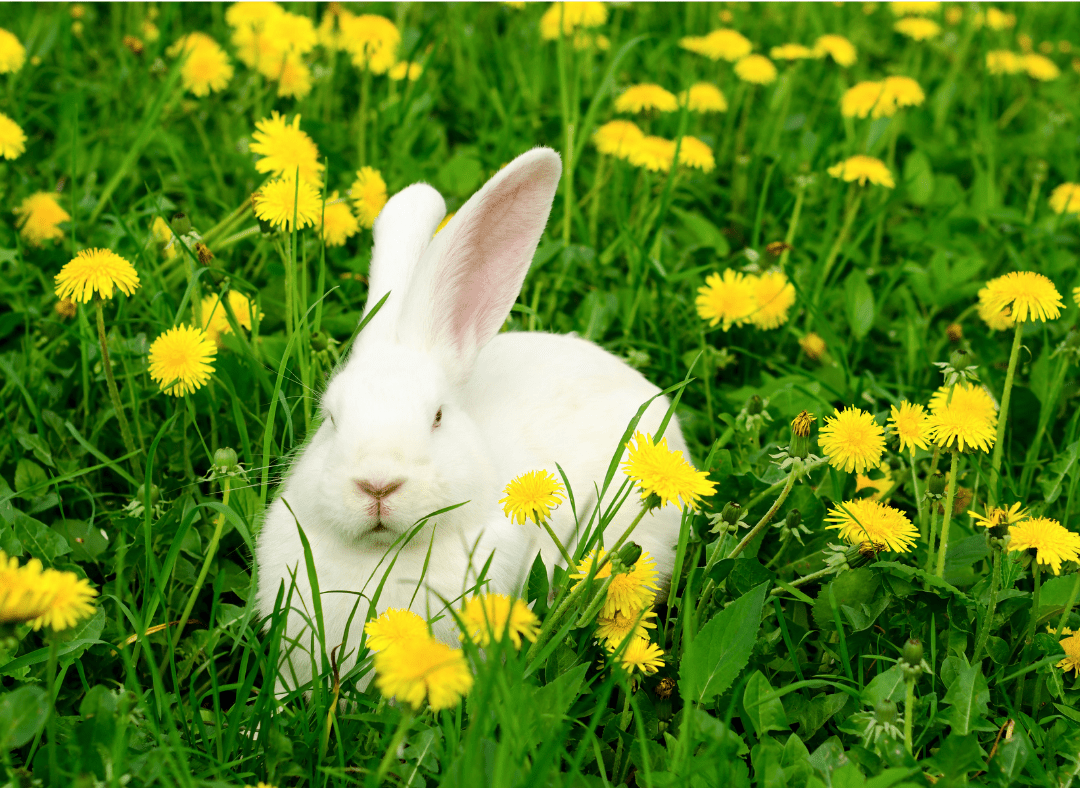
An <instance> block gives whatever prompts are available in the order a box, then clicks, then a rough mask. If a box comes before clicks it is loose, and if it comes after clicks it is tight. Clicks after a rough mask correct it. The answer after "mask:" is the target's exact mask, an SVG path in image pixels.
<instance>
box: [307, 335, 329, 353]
mask: <svg viewBox="0 0 1080 788" xmlns="http://www.w3.org/2000/svg"><path fill="white" fill-rule="evenodd" d="M328 346H329V342H328V341H327V337H326V332H325V331H316V332H315V333H314V334H312V335H311V349H312V350H314V351H315V352H316V353H321V352H322V351H324V350H326V348H327V347H328Z"/></svg>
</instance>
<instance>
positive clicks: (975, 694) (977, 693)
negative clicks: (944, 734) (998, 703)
mask: <svg viewBox="0 0 1080 788" xmlns="http://www.w3.org/2000/svg"><path fill="white" fill-rule="evenodd" d="M956 659H959V660H960V662H961V664H960V668H959V670H958V672H957V674H956V676H955V677H954V678H953V681H952V684H951V685H949V691H948V692H946V693H945V698H944V700H943V701H942V702H943V703H944V704H945V705H947V706H948V707H949V709H948V711H947V712H946V713H945V715H944V718H945V721H946V722H947V723H948V724H949V725H950V726H951V727H952V731H953V734H954V735H955V734H959V735H960V736H966V735H967V734H969V733H971V732H972V731H977V730H994V726H992V725H989V724H988V723H987V722H986V720H985V719H983V717H984V716H985V715H986V714H987V712H988V703H989V701H990V688H989V686H988V685H987V683H986V677H985V676H983V673H982V667H981V666H979V665H969V664H968V663H967V660H966V659H964V658H963V657H956ZM949 738H950V739H951V738H954V737H953V736H950V737H949ZM946 741H948V740H946Z"/></svg>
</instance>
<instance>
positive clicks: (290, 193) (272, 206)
mask: <svg viewBox="0 0 1080 788" xmlns="http://www.w3.org/2000/svg"><path fill="white" fill-rule="evenodd" d="M253 202H254V204H255V215H256V216H257V217H259V218H260V219H262V220H264V221H267V222H270V224H271V225H272V226H274V227H284V228H285V230H286V231H287V232H292V228H293V221H294V218H295V221H296V225H297V227H299V228H301V229H302V228H304V227H307V226H308V225H311V224H315V223H316V222H317V221H318V220H319V217H320V216H321V215H322V195H320V194H319V193H318V192H317V191H315V187H314V186H312V185H311V184H310V183H308V182H307V181H300V183H299V184H297V182H296V176H293V175H286V176H284V177H282V178H276V179H275V180H272V181H270V182H269V183H267V184H266V185H264V186H263V187H262V188H261V189H259V191H258V192H257V193H256V194H255V197H254V200H253Z"/></svg>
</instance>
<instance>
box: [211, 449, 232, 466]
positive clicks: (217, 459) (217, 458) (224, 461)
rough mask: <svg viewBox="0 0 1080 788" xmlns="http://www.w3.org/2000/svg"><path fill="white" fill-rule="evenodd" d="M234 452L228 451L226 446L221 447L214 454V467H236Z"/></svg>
mask: <svg viewBox="0 0 1080 788" xmlns="http://www.w3.org/2000/svg"><path fill="white" fill-rule="evenodd" d="M236 460H237V457H236V451H235V450H234V449H230V448H228V447H227V446H223V447H222V448H220V449H218V450H217V451H216V452H214V465H216V466H218V467H219V468H223V469H224V468H228V467H229V466H230V465H236Z"/></svg>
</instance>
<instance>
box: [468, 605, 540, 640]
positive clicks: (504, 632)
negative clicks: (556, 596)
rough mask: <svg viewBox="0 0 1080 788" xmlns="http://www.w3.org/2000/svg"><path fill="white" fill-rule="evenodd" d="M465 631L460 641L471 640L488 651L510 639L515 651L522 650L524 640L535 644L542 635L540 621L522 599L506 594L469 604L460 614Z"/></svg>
mask: <svg viewBox="0 0 1080 788" xmlns="http://www.w3.org/2000/svg"><path fill="white" fill-rule="evenodd" d="M459 612H460V615H461V622H462V624H463V625H464V627H465V631H464V632H463V633H462V634H461V639H462V640H464V639H465V638H466V637H468V638H469V640H471V641H472V642H473V643H475V644H476V645H478V646H480V647H481V648H485V647H487V646H489V645H491V643H493V642H494V643H497V642H499V641H500V640H502V639H503V638H506V637H508V638H510V642H511V643H513V644H514V648H516V649H520V648H521V639H522V638H525V639H526V640H528V641H529V642H530V643H535V642H536V637H537V635H539V634H540V619H539V618H537V617H536V613H534V612H533V611H532V610H530V609H529V606H528V605H527V604H526V603H525V601H524V600H523V599H510V597H508V596H506V595H505V594H484V595H483V596H474V597H472V598H471V599H469V600H467V601H466V602H465V604H464V606H462V608H461V610H460V611H459Z"/></svg>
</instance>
